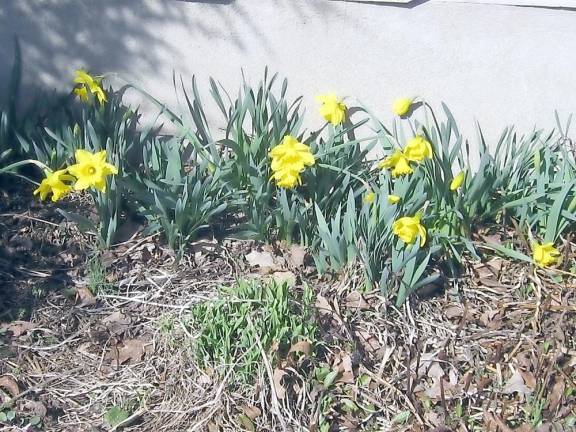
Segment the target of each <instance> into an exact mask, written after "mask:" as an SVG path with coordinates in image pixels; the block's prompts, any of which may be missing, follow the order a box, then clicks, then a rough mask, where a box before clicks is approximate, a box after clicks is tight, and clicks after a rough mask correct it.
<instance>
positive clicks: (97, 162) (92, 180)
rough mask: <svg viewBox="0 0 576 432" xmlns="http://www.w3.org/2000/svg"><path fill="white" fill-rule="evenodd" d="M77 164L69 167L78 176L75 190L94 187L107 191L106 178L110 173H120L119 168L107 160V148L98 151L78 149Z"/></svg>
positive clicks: (69, 170)
mask: <svg viewBox="0 0 576 432" xmlns="http://www.w3.org/2000/svg"><path fill="white" fill-rule="evenodd" d="M75 156H76V164H74V165H71V166H69V167H68V172H69V173H70V174H72V175H73V176H75V177H76V178H77V180H76V184H75V185H74V189H75V190H84V189H88V188H89V187H94V188H96V189H98V190H99V191H101V192H106V179H107V178H108V176H109V175H113V174H118V168H116V167H115V166H114V165H111V164H109V163H108V162H106V150H101V151H99V152H97V153H90V152H89V151H86V150H83V149H78V150H76V154H75Z"/></svg>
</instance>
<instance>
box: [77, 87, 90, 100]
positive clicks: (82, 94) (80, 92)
mask: <svg viewBox="0 0 576 432" xmlns="http://www.w3.org/2000/svg"><path fill="white" fill-rule="evenodd" d="M74 94H75V95H76V96H78V99H80V100H81V101H82V102H88V100H89V98H88V90H86V87H76V88H75V89H74Z"/></svg>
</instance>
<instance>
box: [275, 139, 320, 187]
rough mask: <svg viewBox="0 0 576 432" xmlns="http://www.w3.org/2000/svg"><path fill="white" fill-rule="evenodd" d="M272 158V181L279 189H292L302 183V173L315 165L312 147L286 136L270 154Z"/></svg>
mask: <svg viewBox="0 0 576 432" xmlns="http://www.w3.org/2000/svg"><path fill="white" fill-rule="evenodd" d="M269 155H270V157H271V158H272V164H271V168H272V172H273V174H272V179H273V180H275V181H276V184H277V185H278V186H279V187H283V188H286V189H291V188H293V187H295V186H296V185H298V184H300V183H301V179H300V173H301V172H302V171H304V169H305V167H307V166H312V165H314V163H315V159H314V155H313V154H312V152H311V151H310V147H309V146H307V145H306V144H303V143H301V142H299V141H298V140H297V139H296V138H294V137H293V136H290V135H286V136H285V137H284V139H283V140H282V143H281V144H278V145H277V146H276V147H274V148H273V149H272V150H270V153H269Z"/></svg>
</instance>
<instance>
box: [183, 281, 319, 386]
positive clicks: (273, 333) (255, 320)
mask: <svg viewBox="0 0 576 432" xmlns="http://www.w3.org/2000/svg"><path fill="white" fill-rule="evenodd" d="M293 292H294V290H293V289H291V288H289V287H288V285H287V284H278V283H276V282H267V283H259V282H256V281H238V282H237V283H236V284H235V285H233V286H231V287H228V288H222V289H221V292H220V293H221V298H220V299H218V300H216V301H213V302H207V303H203V304H199V305H196V306H195V307H194V308H193V309H192V313H191V316H190V322H189V324H190V325H191V326H192V327H193V328H195V329H199V332H200V334H199V335H198V339H197V340H196V344H195V350H196V355H197V357H198V360H199V362H200V364H202V365H204V366H205V367H208V366H211V365H212V366H213V365H214V364H217V365H221V366H224V368H225V369H226V370H228V369H229V368H230V367H231V366H232V365H235V372H236V374H237V377H238V378H239V380H240V381H242V382H245V383H248V382H251V381H253V379H254V377H255V376H256V374H257V373H258V371H259V369H260V367H261V366H262V364H263V363H262V353H261V350H260V347H259V345H260V344H261V345H262V348H263V349H264V351H265V352H266V354H267V355H270V354H273V353H277V354H278V355H280V356H283V355H285V354H286V353H287V351H288V349H289V348H290V345H291V344H292V343H293V342H296V341H300V340H308V341H311V342H314V335H315V333H316V326H315V324H314V320H313V315H312V308H311V304H312V292H311V290H310V289H309V288H308V287H305V288H304V294H303V295H302V300H301V302H300V303H298V302H296V301H295V299H294V298H293V297H292V295H293ZM258 340H259V341H260V344H259V343H258Z"/></svg>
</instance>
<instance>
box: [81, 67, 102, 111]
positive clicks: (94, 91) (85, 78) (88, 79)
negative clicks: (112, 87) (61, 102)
mask: <svg viewBox="0 0 576 432" xmlns="http://www.w3.org/2000/svg"><path fill="white" fill-rule="evenodd" d="M101 81H102V77H93V76H92V75H90V74H88V73H87V72H86V71H84V70H82V69H78V70H77V71H76V78H74V82H75V83H76V84H77V85H76V87H75V88H74V94H75V95H76V96H78V97H79V98H80V100H81V101H82V102H88V100H89V97H88V93H90V94H91V95H92V96H94V97H95V98H96V99H98V102H99V103H100V105H103V104H104V102H107V101H108V99H107V97H106V93H104V90H103V89H102V86H101Z"/></svg>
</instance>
